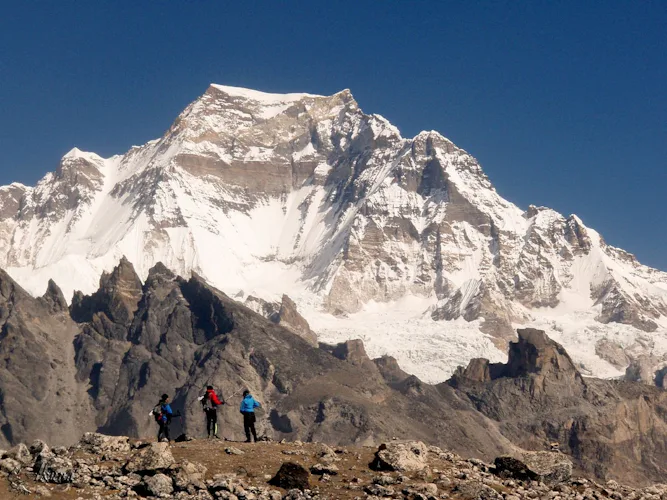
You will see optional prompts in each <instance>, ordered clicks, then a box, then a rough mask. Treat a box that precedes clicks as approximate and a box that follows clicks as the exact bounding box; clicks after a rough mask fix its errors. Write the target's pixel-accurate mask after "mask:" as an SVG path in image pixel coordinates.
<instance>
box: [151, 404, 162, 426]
mask: <svg viewBox="0 0 667 500" xmlns="http://www.w3.org/2000/svg"><path fill="white" fill-rule="evenodd" d="M151 413H153V417H154V418H155V421H156V422H160V421H161V420H162V405H161V404H157V405H155V406H154V407H153V411H152V412H151Z"/></svg>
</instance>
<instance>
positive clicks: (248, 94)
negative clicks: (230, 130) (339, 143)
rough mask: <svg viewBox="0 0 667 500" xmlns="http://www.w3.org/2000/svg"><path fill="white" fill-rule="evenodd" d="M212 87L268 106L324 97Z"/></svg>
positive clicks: (213, 84)
mask: <svg viewBox="0 0 667 500" xmlns="http://www.w3.org/2000/svg"><path fill="white" fill-rule="evenodd" d="M210 87H212V88H214V89H216V90H220V91H221V92H224V93H225V94H227V95H229V96H232V97H242V98H244V99H251V100H253V101H259V102H262V103H267V104H275V103H281V102H289V101H299V100H301V99H303V98H305V97H323V96H320V95H315V94H306V93H289V94H274V93H269V92H262V91H259V90H252V89H246V88H243V87H230V86H228V85H219V84H217V83H211V85H210Z"/></svg>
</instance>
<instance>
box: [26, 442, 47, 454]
mask: <svg viewBox="0 0 667 500" xmlns="http://www.w3.org/2000/svg"><path fill="white" fill-rule="evenodd" d="M49 451H51V450H50V448H49V445H48V444H46V443H45V442H44V441H42V440H41V439H35V440H34V441H33V442H32V444H31V445H30V453H31V454H32V455H38V454H40V453H42V452H49Z"/></svg>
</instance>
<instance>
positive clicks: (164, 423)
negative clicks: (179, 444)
mask: <svg viewBox="0 0 667 500" xmlns="http://www.w3.org/2000/svg"><path fill="white" fill-rule="evenodd" d="M173 415H174V412H173V411H171V406H170V405H169V396H168V395H167V394H163V395H162V397H161V398H160V402H159V403H158V404H157V405H155V408H153V416H154V417H155V421H156V422H157V423H158V426H159V428H158V432H157V440H158V443H159V442H161V441H164V440H166V441H167V442H170V441H171V437H170V436H169V426H170V425H171V417H173Z"/></svg>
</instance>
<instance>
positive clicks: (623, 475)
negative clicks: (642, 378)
mask: <svg viewBox="0 0 667 500" xmlns="http://www.w3.org/2000/svg"><path fill="white" fill-rule="evenodd" d="M518 334H519V341H518V342H515V343H512V344H510V354H509V360H508V363H507V364H489V363H485V362H484V360H473V361H472V362H471V363H470V365H469V366H468V368H467V369H465V370H464V369H461V370H459V371H458V372H457V373H456V374H455V375H454V376H453V377H452V379H451V380H450V381H449V385H451V386H453V387H456V389H457V391H459V392H461V393H463V394H466V395H467V397H468V398H469V400H470V401H471V402H472V403H474V404H475V406H476V408H477V409H478V410H479V411H480V412H482V413H483V414H484V415H486V416H488V417H489V418H491V419H492V420H494V421H496V422H497V424H498V426H499V429H500V430H501V432H502V433H503V435H504V436H507V437H508V438H509V439H511V440H512V441H513V442H514V443H516V444H517V445H519V446H521V447H522V448H527V449H538V450H539V449H543V448H544V446H545V443H550V442H553V441H555V442H557V443H559V448H560V449H561V450H562V451H565V452H566V453H567V454H568V455H570V456H571V457H572V458H573V460H574V463H575V466H576V467H578V468H579V469H580V470H584V471H586V472H588V473H591V474H595V475H596V476H598V477H601V478H609V477H615V478H620V479H621V480H625V481H629V482H634V481H636V480H637V478H638V477H640V476H642V477H647V478H652V479H654V480H660V478H661V477H664V474H665V472H664V471H663V468H662V466H660V465H658V463H661V462H664V461H665V460H667V444H666V442H665V441H664V440H662V439H659V440H656V439H654V438H651V437H650V436H656V435H660V436H663V435H667V434H666V433H667V422H665V420H664V418H663V417H662V416H661V415H664V414H665V411H667V393H665V392H664V391H661V390H660V389H658V388H657V387H649V386H648V385H644V384H637V383H629V382H623V381H605V380H599V379H592V378H587V379H584V378H583V377H582V376H581V375H580V374H579V372H578V371H577V369H576V367H575V366H574V364H573V363H572V360H571V359H570V357H569V356H568V355H567V353H566V352H565V351H564V350H563V348H562V347H561V346H560V345H559V344H557V343H556V342H554V341H552V340H550V339H548V338H547V337H546V336H545V335H544V333H543V332H539V331H536V330H529V329H525V330H518ZM629 447H630V448H632V449H636V450H639V449H641V450H642V453H643V454H648V455H650V456H652V457H655V458H654V460H651V461H643V462H642V463H640V464H636V463H635V462H634V459H633V458H632V457H631V455H630V454H628V449H629ZM630 462H632V463H634V464H635V465H634V466H630V465H629V463H630ZM629 468H634V472H629Z"/></svg>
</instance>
